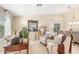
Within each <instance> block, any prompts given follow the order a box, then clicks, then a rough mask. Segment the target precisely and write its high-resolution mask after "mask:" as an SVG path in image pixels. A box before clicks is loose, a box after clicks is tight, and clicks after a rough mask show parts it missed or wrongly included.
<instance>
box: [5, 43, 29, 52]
mask: <svg viewBox="0 0 79 59" xmlns="http://www.w3.org/2000/svg"><path fill="white" fill-rule="evenodd" d="M25 49H27V54H28V52H29V44H28V43H19V44H16V45H11V46H6V47H4V54H7V52H14V51H19V53H21V50H25Z"/></svg>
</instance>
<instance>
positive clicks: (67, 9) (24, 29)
mask: <svg viewBox="0 0 79 59" xmlns="http://www.w3.org/2000/svg"><path fill="white" fill-rule="evenodd" d="M78 35H79V5H78V4H77V5H72V4H69V5H68V4H0V54H79V37H78Z"/></svg>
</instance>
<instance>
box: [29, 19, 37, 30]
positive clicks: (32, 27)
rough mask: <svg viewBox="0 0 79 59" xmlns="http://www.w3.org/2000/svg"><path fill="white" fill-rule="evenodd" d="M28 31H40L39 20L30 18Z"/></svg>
mask: <svg viewBox="0 0 79 59" xmlns="http://www.w3.org/2000/svg"><path fill="white" fill-rule="evenodd" d="M28 31H38V21H35V20H28Z"/></svg>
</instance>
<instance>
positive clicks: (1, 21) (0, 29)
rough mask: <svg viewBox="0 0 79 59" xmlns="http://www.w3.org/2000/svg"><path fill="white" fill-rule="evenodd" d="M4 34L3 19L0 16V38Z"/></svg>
mask: <svg viewBox="0 0 79 59" xmlns="http://www.w3.org/2000/svg"><path fill="white" fill-rule="evenodd" d="M4 34H5V17H4V16H1V15H0V38H1V37H3V36H4Z"/></svg>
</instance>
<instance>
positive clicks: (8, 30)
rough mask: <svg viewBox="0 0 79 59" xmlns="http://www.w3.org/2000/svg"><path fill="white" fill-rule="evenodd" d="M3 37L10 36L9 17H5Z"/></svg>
mask: <svg viewBox="0 0 79 59" xmlns="http://www.w3.org/2000/svg"><path fill="white" fill-rule="evenodd" d="M5 19H6V20H5V36H7V35H11V18H10V17H9V16H5Z"/></svg>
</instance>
